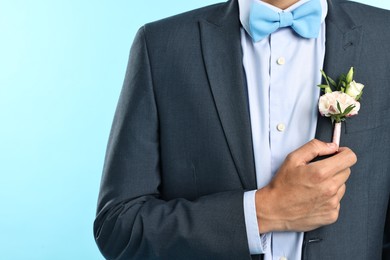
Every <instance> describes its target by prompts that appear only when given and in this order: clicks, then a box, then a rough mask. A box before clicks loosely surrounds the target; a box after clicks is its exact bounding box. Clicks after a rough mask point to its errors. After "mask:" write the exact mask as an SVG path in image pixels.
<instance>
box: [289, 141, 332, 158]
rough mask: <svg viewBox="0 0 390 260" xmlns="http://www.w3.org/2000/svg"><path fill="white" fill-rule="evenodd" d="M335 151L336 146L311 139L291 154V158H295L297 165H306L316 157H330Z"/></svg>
mask: <svg viewBox="0 0 390 260" xmlns="http://www.w3.org/2000/svg"><path fill="white" fill-rule="evenodd" d="M337 150H338V146H337V145H336V144H335V143H325V142H322V141H320V140H317V139H313V140H311V141H310V142H308V143H306V144H304V145H303V146H301V147H300V148H298V149H297V150H295V151H294V152H292V153H291V156H293V157H294V158H297V160H298V163H299V164H307V163H309V162H310V161H312V160H313V159H314V158H316V157H318V156H324V155H331V154H334V153H336V152H337Z"/></svg>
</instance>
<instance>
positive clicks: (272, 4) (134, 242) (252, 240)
mask: <svg viewBox="0 0 390 260" xmlns="http://www.w3.org/2000/svg"><path fill="white" fill-rule="evenodd" d="M309 2H310V3H309ZM310 5H314V7H313V10H317V11H315V12H313V13H316V15H317V16H313V17H317V18H315V19H314V18H313V19H314V20H316V21H317V22H318V24H317V27H315V28H314V29H313V30H311V31H312V32H314V33H311V34H310V33H309V34H306V35H305V33H302V34H304V35H301V34H300V33H301V30H300V29H299V28H294V26H295V24H294V23H293V22H292V20H291V19H290V18H291V17H293V16H294V15H295V14H294V15H290V13H294V12H296V13H297V12H301V13H302V12H303V13H306V10H304V9H305V8H307V7H308V6H310ZM254 6H257V7H254ZM302 7H303V8H302ZM256 8H258V10H261V11H258V10H257V11H256ZM264 8H266V9H264ZM267 8H268V9H267ZM308 9H311V7H310V8H308ZM303 10H304V11H303ZM318 10H320V12H318ZM271 11H272V12H274V13H275V14H276V16H278V17H281V20H280V21H279V24H280V25H281V26H280V28H276V30H274V31H270V32H269V33H265V34H263V32H262V29H263V28H262V27H261V26H260V27H259V28H258V27H256V24H262V22H263V20H261V15H260V16H259V17H260V18H259V17H258V16H257V15H258V13H260V14H261V13H264V12H270V13H271V14H272V12H271ZM311 12H312V11H310V12H309V13H311ZM272 15H274V14H272ZM272 15H271V16H272ZM309 16H310V15H309ZM325 17H326V20H325ZM286 20H289V21H288V22H286ZM290 20H291V21H290ZM317 22H310V23H307V24H308V25H310V26H311V25H313V24H315V23H317ZM388 28H390V14H389V12H388V11H384V10H380V9H376V8H373V7H368V6H364V5H361V4H356V3H352V2H345V1H335V0H332V1H328V2H326V1H322V0H310V1H297V0H267V1H263V2H260V1H259V0H230V1H229V2H227V3H222V4H217V5H213V6H210V7H205V8H202V9H199V10H195V11H192V12H189V13H186V14H183V15H178V16H175V17H172V18H168V19H165V20H162V21H159V22H155V23H151V24H147V25H145V26H144V27H143V28H141V29H140V31H139V32H138V35H137V37H136V39H135V42H134V44H133V47H132V49H131V52H130V62H129V67H128V71H127V74H126V79H125V83H124V87H123V90H122V93H121V97H120V100H119V104H118V108H117V111H116V115H115V119H114V123H113V127H112V131H111V135H110V141H109V144H108V149H107V156H106V161H105V167H104V173H103V179H102V186H101V191H100V195H99V202H98V214H97V217H96V220H95V225H94V232H95V238H96V241H97V244H98V246H99V248H100V250H101V252H102V253H103V255H104V256H105V257H106V258H107V259H250V258H251V256H252V258H254V259H256V258H264V259H381V258H382V259H386V258H389V250H390V249H389V243H390V230H389V221H390V220H389V218H390V216H389V215H390V214H389V213H388V207H389V193H390V160H389V158H390V131H388V127H389V126H390V116H389V113H390V104H389V102H388V100H390V94H389V89H390V78H389V77H388V75H387V74H388V71H389V68H390V66H389V65H390V63H389V60H390V52H389V49H390V30H389V29H388ZM325 43H326V45H325ZM352 66H353V67H355V70H356V79H357V80H358V81H359V82H362V83H364V84H365V89H364V96H363V100H362V102H361V110H360V111H359V115H358V116H356V117H354V118H350V119H348V120H347V122H346V123H345V124H344V125H343V129H344V130H345V131H343V132H342V135H341V146H340V147H337V146H336V145H334V144H331V143H329V141H330V140H331V136H332V124H331V122H330V120H329V119H328V118H324V117H320V116H318V112H317V107H316V102H317V100H318V97H319V95H320V94H319V90H318V89H317V88H316V87H315V85H316V84H319V83H320V82H319V81H320V80H321V75H320V73H319V71H320V69H321V68H324V70H325V71H326V72H327V74H328V75H330V76H333V77H338V76H339V75H341V74H342V73H346V72H347V71H348V69H349V68H350V67H352ZM313 138H315V139H313ZM311 139H313V140H311ZM310 140H311V141H310ZM347 147H348V148H347ZM352 166H353V167H352ZM351 167H352V168H351ZM386 222H387V224H386Z"/></svg>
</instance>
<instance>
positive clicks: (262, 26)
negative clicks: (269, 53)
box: [249, 0, 322, 42]
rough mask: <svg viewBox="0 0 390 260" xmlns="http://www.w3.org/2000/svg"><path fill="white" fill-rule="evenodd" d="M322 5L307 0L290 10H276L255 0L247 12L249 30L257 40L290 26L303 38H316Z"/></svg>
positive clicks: (314, 0) (317, 0) (313, 0)
mask: <svg viewBox="0 0 390 260" xmlns="http://www.w3.org/2000/svg"><path fill="white" fill-rule="evenodd" d="M321 15H322V7H321V3H320V1H319V0H309V1H308V2H306V3H304V4H302V5H301V6H299V7H297V8H296V9H295V10H293V11H292V12H284V11H283V12H280V13H278V12H276V11H274V10H272V9H271V8H269V7H267V6H266V5H264V4H262V3H260V2H259V0H255V1H253V2H252V6H251V9H250V14H249V30H250V34H251V36H252V38H253V40H254V41H255V42H258V41H260V40H262V39H264V38H265V37H267V36H268V35H270V34H271V33H273V32H274V31H276V30H277V29H278V28H282V27H288V26H291V28H292V29H293V30H294V31H295V32H296V33H298V34H299V35H301V36H302V37H304V38H317V37H318V35H319V32H320V27H321Z"/></svg>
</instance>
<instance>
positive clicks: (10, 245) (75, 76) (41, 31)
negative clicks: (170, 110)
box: [0, 0, 390, 260]
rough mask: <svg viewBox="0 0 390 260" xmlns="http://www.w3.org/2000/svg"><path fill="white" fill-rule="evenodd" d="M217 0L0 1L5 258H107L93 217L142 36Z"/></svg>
mask: <svg viewBox="0 0 390 260" xmlns="http://www.w3.org/2000/svg"><path fill="white" fill-rule="evenodd" d="M216 2H219V1H215V0H214V1H212V0H169V1H161V0H150V1H145V0H144V1H134V0H133V1H131V0H127V1H125V0H117V1H113V0H111V1H109V0H97V1H82V0H35V1H28V0H0V205H1V208H0V210H1V211H0V259H6V260H19V259H20V260H35V259H56V260H61V259H66V260H69V259H102V257H101V256H100V253H99V251H98V249H97V247H96V245H95V242H94V240H93V234H92V224H93V220H94V216H95V207H96V200H97V194H98V189H99V183H100V176H101V169H102V165H103V159H104V153H105V147H106V142H107V138H108V134H109V130H110V126H111V121H112V117H113V113H114V110H115V106H116V102H117V99H118V95H119V92H120V89H121V86H122V82H123V77H124V73H125V68H126V63H127V58H128V53H129V48H130V45H131V42H132V40H133V38H134V35H135V33H136V31H137V29H138V28H139V27H140V26H142V25H143V24H144V23H146V22H150V21H153V20H157V19H160V18H163V17H166V16H170V15H173V14H176V13H180V12H183V11H186V10H190V9H193V8H196V7H199V6H203V5H207V4H211V3H216ZM361 2H363V1H361ZM364 2H366V3H368V2H370V3H371V4H372V5H376V6H380V7H383V8H388V9H389V8H390V2H389V1H384V0H377V1H374V0H370V1H368V0H365V1H364ZM150 8H153V9H152V10H148V9H150Z"/></svg>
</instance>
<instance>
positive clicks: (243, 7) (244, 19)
mask: <svg viewBox="0 0 390 260" xmlns="http://www.w3.org/2000/svg"><path fill="white" fill-rule="evenodd" d="M254 1H256V2H260V3H261V4H264V5H266V6H268V7H269V8H271V9H273V10H275V11H276V12H282V11H283V10H282V9H280V8H277V7H275V6H273V5H270V4H268V3H265V2H263V1H261V0H238V6H239V10H240V21H241V25H242V27H244V29H245V30H246V31H247V32H249V11H250V7H251V5H252V2H254ZM308 1H310V0H300V1H298V2H297V3H295V4H293V5H292V6H290V7H288V8H287V9H285V10H284V11H289V12H290V11H293V10H294V9H295V8H298V7H299V6H301V5H302V4H304V3H306V2H308ZM320 2H321V6H322V18H321V23H323V22H324V21H325V18H326V15H327V14H328V2H327V0H320Z"/></svg>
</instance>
